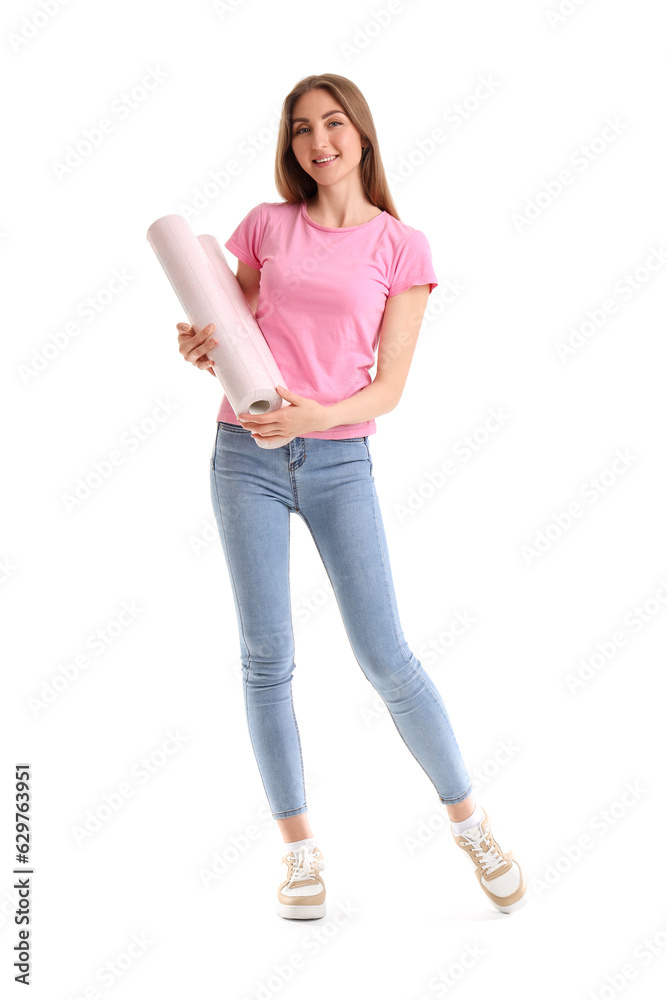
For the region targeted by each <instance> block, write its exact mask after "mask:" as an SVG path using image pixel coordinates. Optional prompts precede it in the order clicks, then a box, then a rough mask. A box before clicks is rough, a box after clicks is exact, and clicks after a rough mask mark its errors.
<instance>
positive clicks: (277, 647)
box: [241, 628, 294, 684]
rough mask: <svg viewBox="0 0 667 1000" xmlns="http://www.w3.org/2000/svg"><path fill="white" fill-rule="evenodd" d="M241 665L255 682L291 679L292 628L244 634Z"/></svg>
mask: <svg viewBox="0 0 667 1000" xmlns="http://www.w3.org/2000/svg"><path fill="white" fill-rule="evenodd" d="M241 661H242V664H243V667H244V668H245V670H246V671H247V674H246V676H247V677H248V680H251V679H252V680H253V681H254V682H255V683H260V684H261V683H264V684H276V683H278V682H281V681H286V680H291V677H292V672H293V670H294V638H293V636H292V630H291V628H290V630H289V632H286V631H284V630H281V631H275V632H270V633H264V634H262V635H248V633H247V632H246V633H245V634H244V643H243V652H242V656H241Z"/></svg>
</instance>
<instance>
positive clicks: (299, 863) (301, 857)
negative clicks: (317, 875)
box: [287, 844, 324, 887]
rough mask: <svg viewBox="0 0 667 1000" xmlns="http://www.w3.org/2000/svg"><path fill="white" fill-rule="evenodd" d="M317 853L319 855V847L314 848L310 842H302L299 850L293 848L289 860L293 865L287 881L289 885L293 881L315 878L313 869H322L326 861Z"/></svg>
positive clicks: (288, 856)
mask: <svg viewBox="0 0 667 1000" xmlns="http://www.w3.org/2000/svg"><path fill="white" fill-rule="evenodd" d="M317 855H319V848H317V847H315V848H313V847H311V846H309V845H308V844H302V845H301V847H299V848H297V850H294V849H292V850H291V851H290V852H289V854H288V855H287V862H288V864H290V865H291V866H292V873H291V875H290V879H289V882H288V883H287V886H288V887H289V886H290V885H291V884H292V882H299V881H300V880H301V879H306V878H313V869H315V870H316V871H321V870H322V869H323V868H324V862H323V861H320V860H319V858H318V857H317Z"/></svg>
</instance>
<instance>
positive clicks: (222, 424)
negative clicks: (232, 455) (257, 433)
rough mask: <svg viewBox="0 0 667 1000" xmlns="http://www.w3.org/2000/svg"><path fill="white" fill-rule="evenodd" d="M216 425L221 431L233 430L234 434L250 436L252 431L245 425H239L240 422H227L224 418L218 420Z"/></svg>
mask: <svg viewBox="0 0 667 1000" xmlns="http://www.w3.org/2000/svg"><path fill="white" fill-rule="evenodd" d="M218 426H219V427H220V428H221V430H223V431H233V432H234V433H235V434H250V435H251V436H252V432H251V431H249V430H248V428H247V427H241V425H240V424H228V423H226V422H225V421H224V420H218Z"/></svg>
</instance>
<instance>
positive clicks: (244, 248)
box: [225, 202, 265, 271]
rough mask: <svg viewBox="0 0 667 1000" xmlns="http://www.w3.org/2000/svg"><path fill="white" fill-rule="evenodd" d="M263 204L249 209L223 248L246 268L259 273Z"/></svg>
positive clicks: (260, 267)
mask: <svg viewBox="0 0 667 1000" xmlns="http://www.w3.org/2000/svg"><path fill="white" fill-rule="evenodd" d="M264 204H265V203H264V202H262V204H261V205H255V207H254V208H251V209H250V211H249V212H248V214H247V215H246V217H245V218H244V219H243V221H242V222H240V223H239V225H238V226H237V227H236V229H235V230H234V232H233V233H232V235H231V236H230V237H229V239H228V240H227V242H226V243H225V246H226V247H227V249H228V250H230V251H231V252H232V253H233V254H234V256H235V257H238V259H239V260H242V261H243V263H244V264H247V265H248V267H254V268H255V270H256V271H261V269H262V260H261V244H262V236H263V233H264Z"/></svg>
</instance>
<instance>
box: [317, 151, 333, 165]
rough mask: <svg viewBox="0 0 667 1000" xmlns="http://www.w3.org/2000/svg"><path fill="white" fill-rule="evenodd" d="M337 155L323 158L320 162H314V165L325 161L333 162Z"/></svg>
mask: <svg viewBox="0 0 667 1000" xmlns="http://www.w3.org/2000/svg"><path fill="white" fill-rule="evenodd" d="M336 156H338V153H336V155H335V156H324V157H323V158H322V159H321V160H315V163H326V162H327V160H335V159H336Z"/></svg>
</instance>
